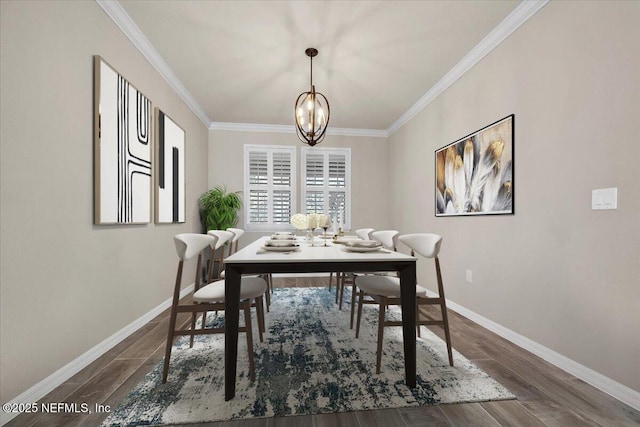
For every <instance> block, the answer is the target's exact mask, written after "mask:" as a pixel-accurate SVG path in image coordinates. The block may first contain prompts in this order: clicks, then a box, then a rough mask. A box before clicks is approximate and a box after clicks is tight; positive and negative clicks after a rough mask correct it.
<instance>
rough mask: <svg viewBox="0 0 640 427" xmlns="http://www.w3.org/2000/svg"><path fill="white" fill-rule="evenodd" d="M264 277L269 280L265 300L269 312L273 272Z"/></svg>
mask: <svg viewBox="0 0 640 427" xmlns="http://www.w3.org/2000/svg"><path fill="white" fill-rule="evenodd" d="M264 279H265V281H266V282H267V292H265V295H264V300H265V305H266V307H267V313H268V312H269V307H270V306H271V274H267V275H266V276H265V277H264Z"/></svg>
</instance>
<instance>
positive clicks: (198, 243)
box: [173, 233, 216, 260]
mask: <svg viewBox="0 0 640 427" xmlns="http://www.w3.org/2000/svg"><path fill="white" fill-rule="evenodd" d="M173 242H174V243H175V245H176V253H177V254H178V258H180V259H181V260H188V259H191V258H193V257H194V256H196V255H198V254H199V253H200V252H202V251H203V249H204V248H206V247H207V246H213V245H215V242H216V238H215V237H214V236H209V235H208V234H199V233H183V234H178V235H176V236H174V237H173Z"/></svg>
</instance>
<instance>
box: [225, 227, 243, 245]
mask: <svg viewBox="0 0 640 427" xmlns="http://www.w3.org/2000/svg"><path fill="white" fill-rule="evenodd" d="M227 231H230V232H232V233H233V239H232V240H231V242H232V243H236V242H237V241H238V240H239V239H240V237H242V235H243V234H244V230H243V229H242V228H227Z"/></svg>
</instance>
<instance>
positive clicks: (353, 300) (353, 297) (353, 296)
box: [349, 278, 356, 329]
mask: <svg viewBox="0 0 640 427" xmlns="http://www.w3.org/2000/svg"><path fill="white" fill-rule="evenodd" d="M355 309H356V281H355V278H354V280H353V283H352V284H351V322H350V323H349V329H353V315H354V313H355Z"/></svg>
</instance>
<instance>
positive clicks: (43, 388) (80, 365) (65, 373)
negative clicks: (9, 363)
mask: <svg viewBox="0 0 640 427" xmlns="http://www.w3.org/2000/svg"><path fill="white" fill-rule="evenodd" d="M193 288H194V285H193V284H192V285H190V286H188V287H186V288H185V289H183V290H182V292H180V298H183V297H185V296H186V295H188V294H189V293H191V292H193ZM171 302H172V298H169V299H168V300H166V301H164V302H162V304H160V305H159V306H157V307H155V308H153V309H152V310H151V311H149V312H148V313H146V314H144V315H143V316H141V317H140V318H138V319H136V320H134V321H133V322H131V323H129V324H128V325H127V326H125V327H124V328H122V329H120V330H119V331H118V332H116V333H115V334H113V335H111V336H110V337H109V338H107V339H106V340H104V341H102V342H101V343H99V344H98V345H96V346H95V347H93V348H91V349H90V350H89V351H87V352H85V353H84V354H82V355H80V356H79V357H77V358H76V359H74V360H72V361H71V362H69V363H67V364H66V365H65V366H63V367H62V368H60V369H58V370H57V371H56V372H54V373H53V374H51V375H49V376H48V377H47V378H45V379H44V380H42V381H40V382H39V383H37V384H36V385H34V386H33V387H31V388H30V389H28V390H27V391H25V392H24V393H22V394H20V395H19V396H17V397H16V398H14V399H12V400H11V401H10V402H7V403H8V404H9V405H12V404H20V403H31V402H38V401H39V400H40V399H42V398H43V397H44V396H46V395H47V394H48V393H50V392H51V391H52V390H53V389H55V388H56V387H58V386H60V385H61V384H63V383H64V382H65V381H67V380H68V379H69V378H71V377H72V376H74V375H75V374H77V373H78V372H80V371H81V370H82V369H84V368H86V367H87V366H89V364H91V363H92V362H94V361H95V360H96V359H98V358H99V357H100V356H102V355H103V354H105V353H106V352H107V351H109V350H111V349H112V348H113V347H115V346H116V345H118V344H119V343H120V342H121V341H123V340H124V339H125V338H127V337H128V336H129V335H131V334H132V333H134V332H135V331H137V330H138V329H140V328H141V327H143V326H144V325H146V324H147V323H149V322H150V321H151V320H153V319H154V318H155V317H156V316H157V315H159V314H160V313H162V312H163V311H164V310H166V309H167V308H169V307H171ZM18 415H20V414H19V413H5V412H4V411H2V412H0V426H3V425H5V424H7V423H8V422H9V421H11V420H12V419H14V418H15V417H17V416H18Z"/></svg>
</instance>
